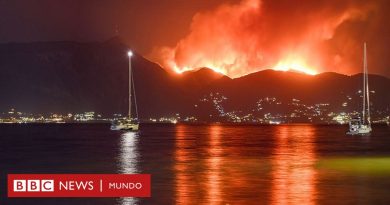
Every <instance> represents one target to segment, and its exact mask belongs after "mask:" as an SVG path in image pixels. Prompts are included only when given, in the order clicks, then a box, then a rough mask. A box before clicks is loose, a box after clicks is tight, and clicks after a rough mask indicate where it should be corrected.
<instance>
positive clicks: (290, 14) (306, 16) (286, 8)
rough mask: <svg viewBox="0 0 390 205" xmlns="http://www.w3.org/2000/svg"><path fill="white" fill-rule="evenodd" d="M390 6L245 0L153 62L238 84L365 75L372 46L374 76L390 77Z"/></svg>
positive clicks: (197, 23)
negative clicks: (282, 75) (258, 78)
mask: <svg viewBox="0 0 390 205" xmlns="http://www.w3.org/2000/svg"><path fill="white" fill-rule="evenodd" d="M388 2H390V1H385V0H383V1H363V0H345V1H339V0H317V1H313V0H300V1H291V0H263V1H260V0H242V1H240V2H238V3H235V4H233V3H226V4H223V5H220V6H218V7H217V8H215V9H213V10H210V11H206V12H200V13H197V14H196V15H195V16H194V17H193V19H192V23H191V26H190V30H189V33H188V35H187V36H185V37H184V38H182V39H180V40H179V41H178V42H177V44H176V45H175V46H174V47H159V48H155V49H154V51H153V52H152V54H151V58H152V59H153V60H155V61H157V62H158V63H159V64H161V65H162V66H163V67H165V68H167V69H170V70H173V71H176V72H183V71H186V70H193V69H197V68H200V67H209V68H212V69H214V70H215V71H218V72H221V73H224V74H226V75H228V76H230V77H239V76H242V75H245V74H248V73H252V72H255V71H259V70H263V69H277V70H289V69H293V70H297V71H302V72H305V73H309V74H315V73H320V72H326V71H335V72H340V73H345V74H353V73H357V72H361V69H362V53H363V51H362V46H363V42H365V41H367V43H368V55H369V70H370V72H374V73H381V74H385V75H390V72H389V71H388V68H389V65H390V62H389V60H388V59H386V58H385V56H386V55H387V53H388V52H389V48H388V47H389V46H388V45H389V43H390V40H389V36H390V34H389V28H390V26H389V23H388V22H389V20H390V19H389V18H388V14H387V13H388V12H387V11H386V9H385V8H389V7H388V6H389V5H388V4H389V3H388Z"/></svg>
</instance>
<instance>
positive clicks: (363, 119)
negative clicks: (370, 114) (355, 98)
mask: <svg viewBox="0 0 390 205" xmlns="http://www.w3.org/2000/svg"><path fill="white" fill-rule="evenodd" d="M365 122H366V42H364V50H363V118H362V123H363V124H364V123H365Z"/></svg>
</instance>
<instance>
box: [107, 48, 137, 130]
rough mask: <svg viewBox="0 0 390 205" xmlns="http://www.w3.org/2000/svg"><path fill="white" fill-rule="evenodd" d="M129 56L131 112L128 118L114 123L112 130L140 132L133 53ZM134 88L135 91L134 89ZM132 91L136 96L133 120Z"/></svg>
mask: <svg viewBox="0 0 390 205" xmlns="http://www.w3.org/2000/svg"><path fill="white" fill-rule="evenodd" d="M127 55H128V56H129V111H128V116H127V117H125V118H123V119H118V120H114V121H112V124H111V130H130V131H138V128H139V122H138V110H137V100H136V96H135V89H134V80H133V75H132V69H131V57H132V56H133V52H131V51H129V52H128V53H127ZM132 87H133V89H132ZM132 91H133V94H134V106H135V112H136V118H132V115H131V108H132V107H131V105H132V104H131V99H132V98H131V97H132V95H131V94H132Z"/></svg>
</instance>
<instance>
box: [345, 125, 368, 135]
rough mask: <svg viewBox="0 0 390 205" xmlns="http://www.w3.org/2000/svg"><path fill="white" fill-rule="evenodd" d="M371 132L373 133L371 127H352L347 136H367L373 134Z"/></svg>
mask: <svg viewBox="0 0 390 205" xmlns="http://www.w3.org/2000/svg"><path fill="white" fill-rule="evenodd" d="M371 131H372V129H371V126H367V125H361V126H359V127H351V128H350V129H349V132H347V134H349V135H366V134H369V133H371Z"/></svg>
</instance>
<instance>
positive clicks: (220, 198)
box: [173, 125, 317, 204]
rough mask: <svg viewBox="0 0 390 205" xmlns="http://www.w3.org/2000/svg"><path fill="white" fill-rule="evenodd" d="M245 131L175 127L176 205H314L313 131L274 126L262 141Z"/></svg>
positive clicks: (218, 126)
mask: <svg viewBox="0 0 390 205" xmlns="http://www.w3.org/2000/svg"><path fill="white" fill-rule="evenodd" d="M247 129H248V128H246V127H241V128H240V127H238V128H237V127H235V128H229V127H226V126H221V125H211V126H199V127H196V129H194V127H191V126H186V125H177V126H176V133H175V151H174V160H175V163H174V167H173V169H174V173H175V178H174V184H175V187H174V192H175V202H176V203H177V204H269V203H271V204H314V203H315V202H316V195H317V190H316V181H317V173H316V170H315V167H314V165H315V163H316V154H315V146H314V138H315V128H313V127H311V126H309V125H308V126H275V127H274V128H267V129H272V132H269V135H268V134H266V135H264V133H261V135H259V137H260V138H259V139H258V138H257V137H256V136H251V137H248V136H249V135H256V132H247ZM260 131H261V130H260ZM273 145H274V146H273ZM268 150H269V151H268ZM258 154H260V155H258Z"/></svg>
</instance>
